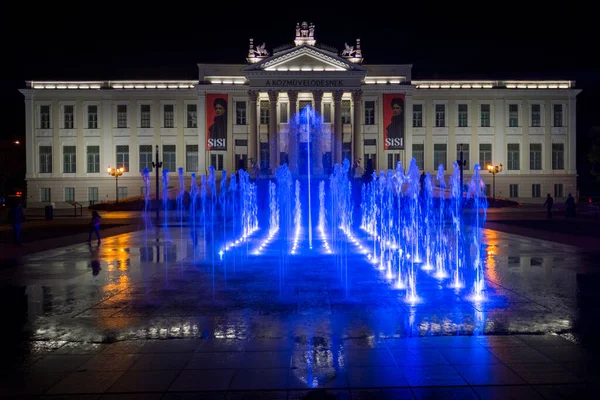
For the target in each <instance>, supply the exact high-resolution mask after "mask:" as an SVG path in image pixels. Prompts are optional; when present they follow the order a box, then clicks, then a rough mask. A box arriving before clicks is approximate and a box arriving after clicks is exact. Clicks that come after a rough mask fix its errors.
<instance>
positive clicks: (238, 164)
mask: <svg viewBox="0 0 600 400" xmlns="http://www.w3.org/2000/svg"><path fill="white" fill-rule="evenodd" d="M284 155H285V153H281V164H284V163H285V162H287V161H284ZM247 167H248V156H247V155H246V154H236V155H235V167H234V170H236V171H239V170H240V169H242V168H243V169H244V170H246V168H247Z"/></svg>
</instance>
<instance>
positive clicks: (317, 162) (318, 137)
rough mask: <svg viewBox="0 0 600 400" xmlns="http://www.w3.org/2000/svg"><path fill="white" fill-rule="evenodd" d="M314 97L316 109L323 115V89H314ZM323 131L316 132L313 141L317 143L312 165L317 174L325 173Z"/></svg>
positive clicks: (314, 148)
mask: <svg viewBox="0 0 600 400" xmlns="http://www.w3.org/2000/svg"><path fill="white" fill-rule="evenodd" d="M312 95H313V99H314V100H315V110H316V111H317V113H318V114H319V116H321V117H322V115H323V114H322V109H321V105H322V104H323V91H322V90H313V92H312ZM322 135H323V132H322V131H319V132H315V135H314V136H313V140H314V141H313V143H314V144H315V145H314V147H313V150H314V153H313V154H312V156H313V160H312V163H313V164H312V165H313V167H314V172H315V174H317V175H319V174H322V173H323V136H322Z"/></svg>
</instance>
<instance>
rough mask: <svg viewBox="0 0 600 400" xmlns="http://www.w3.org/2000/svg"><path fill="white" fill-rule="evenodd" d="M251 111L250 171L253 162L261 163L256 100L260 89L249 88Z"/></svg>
mask: <svg viewBox="0 0 600 400" xmlns="http://www.w3.org/2000/svg"><path fill="white" fill-rule="evenodd" d="M248 99H249V103H248V106H249V110H248V111H249V112H248V163H249V164H248V166H247V168H248V171H250V170H251V168H252V167H253V165H252V162H256V163H258V165H260V147H259V146H260V140H259V138H258V135H257V132H258V129H257V126H256V100H257V99H258V90H248Z"/></svg>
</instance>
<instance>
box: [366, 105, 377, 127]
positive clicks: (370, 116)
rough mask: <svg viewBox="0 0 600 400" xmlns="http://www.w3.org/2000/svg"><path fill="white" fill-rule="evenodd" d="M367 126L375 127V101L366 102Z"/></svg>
mask: <svg viewBox="0 0 600 400" xmlns="http://www.w3.org/2000/svg"><path fill="white" fill-rule="evenodd" d="M365 125H375V102H374V101H365Z"/></svg>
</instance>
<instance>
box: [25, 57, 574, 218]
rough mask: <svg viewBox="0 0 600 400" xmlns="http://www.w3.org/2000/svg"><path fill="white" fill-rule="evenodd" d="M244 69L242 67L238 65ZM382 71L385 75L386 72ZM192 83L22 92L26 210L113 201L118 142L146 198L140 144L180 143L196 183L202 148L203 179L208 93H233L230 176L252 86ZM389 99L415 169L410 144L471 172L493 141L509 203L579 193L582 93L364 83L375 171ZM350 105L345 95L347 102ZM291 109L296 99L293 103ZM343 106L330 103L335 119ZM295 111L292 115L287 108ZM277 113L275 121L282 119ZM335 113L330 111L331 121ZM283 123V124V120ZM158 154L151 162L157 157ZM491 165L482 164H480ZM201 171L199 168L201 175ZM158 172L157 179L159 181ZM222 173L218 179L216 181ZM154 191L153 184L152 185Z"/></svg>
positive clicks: (130, 183) (134, 188)
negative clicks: (558, 154)
mask: <svg viewBox="0 0 600 400" xmlns="http://www.w3.org/2000/svg"><path fill="white" fill-rule="evenodd" d="M236 68H237V67H236ZM381 73H385V71H383V72H381ZM193 86H194V85H192V84H190V85H188V86H187V87H184V88H183V89H179V88H177V89H175V88H173V89H169V88H165V89H163V90H154V89H148V88H145V89H140V90H137V89H135V88H131V89H115V88H114V87H113V88H108V89H98V90H81V89H63V90H58V89H55V90H48V89H41V90H37V89H33V88H31V89H25V90H23V91H22V93H23V94H24V95H25V107H26V129H27V143H26V150H27V182H28V196H29V198H28V205H29V206H30V207H40V206H43V205H45V204H46V203H43V202H41V188H50V189H51V193H52V202H53V203H55V206H56V207H70V205H69V204H67V203H66V202H65V197H64V196H65V193H64V191H65V188H74V189H75V200H76V201H78V202H81V203H82V204H84V205H87V204H88V188H89V187H97V188H98V200H99V201H111V200H114V198H115V178H114V177H110V176H109V175H108V174H107V172H106V168H107V167H108V166H109V165H110V166H115V164H116V160H115V148H116V146H117V145H129V163H130V170H129V172H126V173H125V174H124V176H123V177H121V178H120V179H119V186H122V187H127V192H128V196H137V195H140V194H141V187H142V180H141V177H140V171H139V154H138V146H139V145H140V144H147V145H151V146H152V149H153V154H154V148H155V146H157V145H158V146H161V151H160V157H161V160H162V158H163V156H162V145H175V146H176V152H177V153H176V159H177V162H176V164H177V167H183V168H184V174H185V176H186V177H187V179H188V180H189V176H190V175H191V174H192V171H187V170H186V169H185V146H186V145H187V144H197V145H198V146H199V168H198V171H197V172H196V173H198V174H202V173H206V170H207V165H208V164H209V163H210V154H209V153H207V152H206V151H205V150H206V149H205V145H204V143H205V129H206V124H205V105H206V97H205V95H206V93H227V94H228V95H229V99H230V101H229V102H228V116H229V125H228V132H229V137H228V143H229V144H228V150H227V152H226V154H225V163H224V168H225V169H226V170H229V171H231V170H233V169H234V167H235V168H237V166H235V165H234V159H235V157H234V155H235V154H236V153H238V154H245V153H247V151H248V149H247V146H246V147H244V146H236V142H235V141H236V139H238V140H239V139H241V140H244V139H247V137H248V132H249V127H248V125H247V124H248V116H249V111H250V110H249V108H248V107H249V102H248V94H247V87H246V86H245V85H233V84H231V85H227V84H220V85H210V84H208V85H197V86H196V87H195V88H192V87H193ZM384 93H403V94H405V96H406V97H405V99H406V104H405V115H406V125H405V126H406V129H405V132H406V140H405V149H406V150H404V151H401V152H398V151H396V153H399V154H400V160H401V161H402V162H403V165H405V166H406V165H408V164H409V162H410V160H411V158H412V144H414V143H423V144H424V146H425V159H424V169H425V171H429V172H434V169H435V168H434V165H433V147H434V144H436V143H445V144H447V162H446V166H447V170H450V171H449V172H448V173H451V168H452V162H453V161H454V159H455V157H456V144H457V143H468V144H469V146H470V152H469V153H470V159H469V162H470V166H471V168H473V166H474V165H475V164H476V163H477V162H478V161H479V160H478V158H479V149H478V147H479V144H480V143H491V144H492V150H493V158H492V162H493V163H494V164H500V163H502V164H503V165H504V170H503V171H502V172H501V173H499V174H498V175H497V176H496V195H497V196H498V197H508V195H509V185H510V184H518V185H519V200H521V201H538V200H541V199H532V198H531V185H532V184H540V185H541V196H542V198H543V196H544V195H545V194H546V193H551V194H552V195H554V185H555V184H562V185H563V194H564V196H566V195H567V194H568V193H570V192H571V193H574V192H575V190H576V183H575V182H576V170H575V150H576V149H575V118H576V100H575V96H576V95H577V93H578V91H576V90H572V89H570V90H553V89H543V90H536V89H523V90H519V89H507V88H504V89H471V90H469V89H419V88H418V85H406V84H404V85H392V86H390V85H385V86H381V85H368V84H365V85H363V97H362V102H363V107H361V109H362V110H363V113H364V109H365V108H364V102H365V101H371V100H372V101H375V102H376V110H375V112H376V116H377V120H376V122H377V123H376V124H375V125H365V124H364V115H363V116H362V122H363V124H362V126H361V130H362V133H363V139H367V140H369V139H375V140H376V143H377V144H376V145H375V146H374V147H369V148H365V153H366V154H367V153H372V152H373V151H375V153H376V154H377V165H376V167H377V169H378V170H387V168H388V163H387V155H388V154H389V153H393V152H388V151H384V150H383V130H384V126H383V110H382V107H381V105H382V104H383V94H384ZM310 96H311V95H310V93H309V92H308V91H307V92H302V93H301V94H300V96H299V100H303V99H310ZM347 98H348V99H349V98H350V96H349V93H347V94H346V95H345V97H344V99H347ZM285 99H286V95H285V94H283V95H280V101H281V100H285ZM261 100H268V96H267V95H266V93H261V94H260V96H259V99H258V101H257V109H258V110H257V116H258V118H260V109H259V108H260V101H261ZM236 101H242V102H246V106H247V108H246V110H247V111H246V113H247V122H246V125H237V124H236V123H235V117H236V115H235V102H236ZM326 102H332V99H331V96H330V93H328V92H326V93H325V96H324V98H323V103H326ZM482 103H487V104H490V105H491V115H492V117H491V119H492V123H491V125H492V126H491V127H489V128H482V127H480V123H479V122H480V121H479V106H480V104H482ZM512 103H515V104H518V105H519V107H520V108H519V126H518V127H516V128H512V127H509V126H508V105H509V104H512ZM555 103H562V104H564V111H563V119H564V121H565V124H564V125H565V126H564V127H562V128H555V127H553V126H552V119H553V118H552V109H553V104H555ZM119 104H127V105H128V128H117V122H116V121H117V117H116V110H117V106H118V105H119ZM143 104H150V105H151V111H152V123H151V128H141V124H140V107H141V105H143ZM165 104H173V105H174V106H175V108H174V110H175V125H174V127H173V128H164V123H163V107H164V105H165ZM187 104H196V105H197V128H187V127H186V105H187ZM414 104H423V112H424V115H423V121H424V124H423V127H422V128H413V126H412V106H413V105H414ZM436 104H445V105H446V126H445V127H443V128H437V127H435V105H436ZM458 104H468V105H469V126H467V127H458V126H457V125H458V121H457V107H458ZM531 104H540V105H542V115H543V116H542V126H541V127H539V128H532V127H531V111H530V108H531ZM43 105H50V106H51V127H50V129H42V127H41V121H40V107H41V106H43ZM69 105H72V106H74V110H75V121H74V123H75V126H74V128H73V129H65V127H64V121H63V120H64V107H65V106H69ZM88 105H96V106H97V107H98V128H97V129H88V127H87V109H86V107H87V106H88ZM288 106H289V102H288ZM335 112H337V110H335V109H334V107H333V104H332V113H333V114H334V113H335ZM290 114H291V110H290ZM278 116H279V108H278V115H277V116H271V118H275V117H278ZM333 119H334V117H333V115H332V121H333ZM278 121H279V118H278ZM257 124H258V127H257V132H258V133H259V135H260V136H261V137H262V138H263V141H264V140H266V138H267V135H266V134H267V133H268V126H266V125H264V126H263V125H261V124H260V121H257ZM278 129H279V131H283V130H285V129H286V124H280V125H279V126H278ZM343 130H344V137H345V138H346V139H345V141H347V140H348V138H350V137H351V132H352V129H351V126H346V125H345V126H343ZM508 143H519V144H520V169H519V170H518V171H509V170H508V169H507V144H508ZM530 143H540V144H542V157H543V159H542V170H540V171H530V169H529V144H530ZM552 143H563V144H564V146H565V157H564V162H565V168H564V170H553V169H552ZM42 145H49V146H52V161H53V167H52V173H41V172H40V169H39V147H40V146H42ZM65 145H72V146H76V148H77V168H76V172H75V173H65V172H64V171H63V146H65ZM89 145H96V146H99V147H100V170H99V172H98V173H88V172H87V156H86V147H87V146H89ZM153 158H154V156H153ZM483 168H485V166H483ZM194 172H195V171H194ZM483 174H484V179H485V180H486V182H490V183H491V181H492V177H491V175H489V174H488V173H487V172H486V171H484V172H483ZM153 176H154V175H153ZM218 176H220V173H219V175H218ZM469 176H470V172H467V171H465V181H467V180H468V178H469ZM170 179H171V185H173V183H174V182H175V181H176V180H177V172H176V171H171V172H170ZM153 186H154V183H153Z"/></svg>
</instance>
